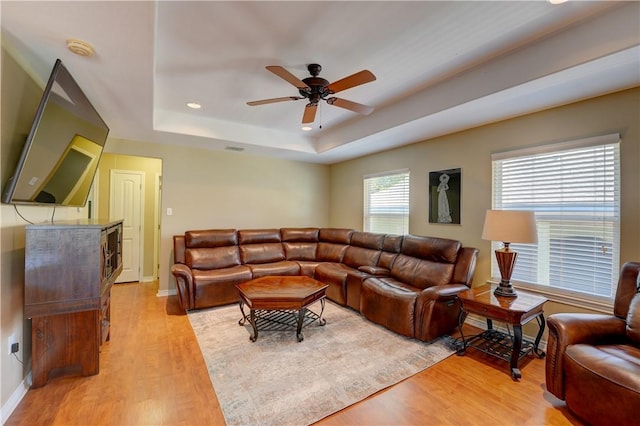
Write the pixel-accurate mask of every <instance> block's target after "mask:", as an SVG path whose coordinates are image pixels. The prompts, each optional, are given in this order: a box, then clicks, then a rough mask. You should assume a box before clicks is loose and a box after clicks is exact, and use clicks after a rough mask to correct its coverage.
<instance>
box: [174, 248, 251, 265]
mask: <svg viewBox="0 0 640 426" xmlns="http://www.w3.org/2000/svg"><path fill="white" fill-rule="evenodd" d="M185 258H186V261H187V265H188V266H189V267H190V268H193V269H220V268H229V267H231V266H236V265H240V252H239V250H238V246H225V247H214V248H189V249H187V250H186V251H185Z"/></svg>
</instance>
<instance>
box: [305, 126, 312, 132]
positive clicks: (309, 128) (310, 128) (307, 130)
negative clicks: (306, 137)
mask: <svg viewBox="0 0 640 426" xmlns="http://www.w3.org/2000/svg"><path fill="white" fill-rule="evenodd" d="M302 130H303V131H304V132H310V131H311V130H313V128H312V127H310V126H302Z"/></svg>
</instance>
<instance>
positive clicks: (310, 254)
mask: <svg viewBox="0 0 640 426" xmlns="http://www.w3.org/2000/svg"><path fill="white" fill-rule="evenodd" d="M282 247H283V248H284V254H285V257H286V258H287V259H288V260H309V261H313V260H316V251H317V250H318V243H313V242H304V241H291V242H289V241H287V242H284V243H282Z"/></svg>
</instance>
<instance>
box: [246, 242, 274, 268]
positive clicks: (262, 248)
mask: <svg viewBox="0 0 640 426" xmlns="http://www.w3.org/2000/svg"><path fill="white" fill-rule="evenodd" d="M240 259H241V260H242V263H244V264H252V263H269V262H280V261H282V260H285V256H284V248H283V247H282V244H281V243H263V244H243V245H241V246H240Z"/></svg>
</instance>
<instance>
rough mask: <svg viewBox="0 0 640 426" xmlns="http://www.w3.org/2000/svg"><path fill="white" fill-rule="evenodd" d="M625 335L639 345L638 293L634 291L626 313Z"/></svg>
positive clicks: (639, 310) (639, 299) (639, 305)
mask: <svg viewBox="0 0 640 426" xmlns="http://www.w3.org/2000/svg"><path fill="white" fill-rule="evenodd" d="M627 337H629V340H631V342H633V343H634V344H635V345H636V346H637V347H640V293H636V294H635V295H634V296H633V298H632V299H631V304H629V313H628V314H627Z"/></svg>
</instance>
